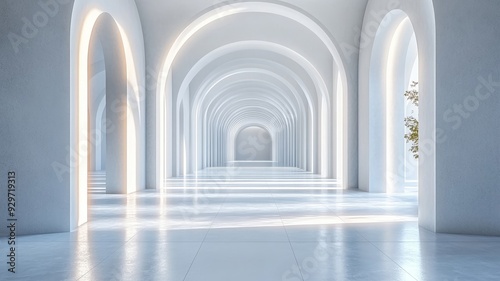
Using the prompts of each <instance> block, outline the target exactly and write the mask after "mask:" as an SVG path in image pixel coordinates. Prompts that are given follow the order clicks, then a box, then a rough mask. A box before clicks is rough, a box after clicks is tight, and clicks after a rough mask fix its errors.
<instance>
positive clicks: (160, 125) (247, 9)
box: [156, 2, 349, 188]
mask: <svg viewBox="0 0 500 281" xmlns="http://www.w3.org/2000/svg"><path fill="white" fill-rule="evenodd" d="M252 12H253V13H271V14H275V15H279V16H283V17H286V18H289V19H291V20H294V21H296V22H298V23H300V24H302V25H304V26H305V27H306V28H308V29H309V30H311V31H312V32H313V33H314V34H316V35H317V36H318V38H319V39H321V40H322V42H323V43H324V44H325V46H326V47H327V48H328V50H329V51H330V54H331V55H332V57H333V59H334V61H335V62H336V63H337V65H338V68H339V71H340V78H341V81H339V82H341V84H342V88H341V89H343V93H342V94H343V95H338V96H337V103H336V104H337V112H341V113H342V115H341V116H338V118H337V122H338V128H340V130H339V135H340V136H339V137H338V145H339V146H340V147H342V148H343V149H342V150H343V152H342V153H341V154H340V157H338V158H340V161H339V162H340V163H342V164H341V165H339V166H341V167H342V169H343V170H342V171H341V172H340V173H339V175H338V177H340V178H341V182H343V183H344V187H346V186H347V167H348V159H347V153H348V148H347V143H348V142H347V139H346V138H347V124H348V123H347V119H348V118H347V116H348V110H347V93H348V92H349V89H348V85H349V84H348V81H347V75H346V71H345V68H344V63H343V62H344V60H343V57H342V56H341V54H340V53H339V52H338V48H337V47H336V44H335V43H334V42H333V41H332V39H331V38H330V37H329V35H328V34H327V33H326V32H325V31H324V30H323V29H322V28H321V26H319V25H318V24H317V23H316V22H315V21H314V20H312V19H311V18H309V17H307V16H306V15H304V14H302V13H300V12H299V11H297V10H294V9H292V8H289V7H286V6H283V5H279V4H273V3H264V2H242V3H234V4H231V5H227V6H223V7H218V8H217V9H213V10H211V11H209V12H207V13H205V14H204V15H202V16H201V17H199V18H197V19H196V20H195V21H193V22H192V23H191V24H190V25H189V26H188V27H187V28H186V29H184V30H183V32H182V33H181V35H180V36H179V37H178V38H177V39H176V40H175V42H174V44H173V46H172V48H171V49H170V50H169V52H168V53H167V55H166V59H165V62H164V64H163V67H162V71H161V72H160V76H159V79H158V88H157V92H156V101H157V102H156V105H157V106H156V133H157V134H156V136H157V137H156V149H157V155H159V157H157V161H156V167H157V170H156V175H157V188H158V187H160V186H161V183H162V181H163V179H164V178H165V175H166V170H165V162H166V159H165V147H164V144H165V125H166V124H165V123H168V122H166V112H165V107H166V103H167V99H166V95H168V94H170V93H168V92H167V85H169V84H170V83H171V73H170V72H171V68H172V64H173V61H174V59H175V57H176V56H177V54H178V53H179V51H180V50H181V49H182V47H183V46H184V44H185V43H186V42H187V41H188V40H189V39H190V38H191V37H192V36H193V35H194V34H195V33H197V32H198V31H200V30H201V29H202V28H203V27H205V26H207V25H209V24H210V23H212V22H214V21H216V20H218V19H221V18H224V17H227V16H229V15H234V14H239V13H252ZM339 84H340V83H339Z"/></svg>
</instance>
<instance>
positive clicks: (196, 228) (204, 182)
mask: <svg viewBox="0 0 500 281" xmlns="http://www.w3.org/2000/svg"><path fill="white" fill-rule="evenodd" d="M228 176H229V177H230V178H231V179H227V177H228ZM168 185H169V188H167V189H164V190H161V191H142V192H138V193H135V194H131V195H128V196H125V195H105V194H98V195H92V196H91V209H90V220H91V221H90V222H89V223H87V224H86V225H84V226H82V227H80V228H79V229H78V230H77V231H75V232H73V233H61V234H50V235H36V236H25V237H19V238H18V273H16V275H15V277H16V278H12V275H10V274H7V272H6V270H3V271H1V272H0V280H6V277H7V278H10V279H7V280H103V281H108V280H134V281H136V280H172V281H174V280H175V281H177V280H186V281H298V280H316V281H320V280H328V281H332V280H500V237H479V236H462V235H447V234H434V233H431V232H429V231H426V230H423V229H420V228H419V227H418V225H417V203H416V194H415V193H414V192H409V193H405V194H397V195H384V194H368V193H363V192H356V191H342V190H339V189H337V188H336V184H335V182H332V181H327V180H321V179H318V178H315V177H313V176H311V175H309V174H306V173H300V172H298V171H295V170H290V169H270V168H266V169H248V168H247V169H234V170H231V171H230V172H229V173H228V172H227V171H224V170H221V169H213V170H210V171H205V172H203V173H201V174H200V175H199V178H198V180H196V179H194V178H188V179H186V180H172V181H169V183H168ZM308 186H313V187H314V189H311V188H308ZM1 244H2V245H5V241H4V240H2V241H1ZM5 261H6V257H5V256H4V255H2V257H0V263H1V264H5Z"/></svg>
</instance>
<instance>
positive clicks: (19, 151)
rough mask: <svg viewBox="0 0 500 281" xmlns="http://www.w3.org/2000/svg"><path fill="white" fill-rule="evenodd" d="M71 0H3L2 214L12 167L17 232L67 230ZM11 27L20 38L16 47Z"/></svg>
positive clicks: (3, 218) (0, 31) (0, 68)
mask: <svg viewBox="0 0 500 281" xmlns="http://www.w3.org/2000/svg"><path fill="white" fill-rule="evenodd" d="M42 2H46V1H42ZM64 2H70V3H64ZM71 2H72V1H58V2H56V3H58V4H57V7H58V9H55V8H51V9H52V11H53V12H51V14H50V15H48V14H47V12H45V10H44V9H42V7H41V6H39V4H38V1H1V2H0V11H1V12H0V34H2V37H1V40H0V54H1V55H0V85H2V86H1V87H0V131H1V133H0V135H1V137H0V181H1V182H2V183H1V184H0V186H1V187H2V188H1V192H2V194H1V195H0V209H1V210H2V211H1V212H0V220H1V221H2V222H5V221H6V219H7V218H6V215H7V212H6V210H7V188H6V183H7V172H8V171H10V170H13V171H15V172H16V174H17V189H16V198H17V201H16V217H17V219H18V220H17V234H18V235H23V234H32V233H48V232H62V231H69V230H70V200H69V198H70V190H69V173H68V172H69V170H68V164H67V163H68V161H69V157H70V151H69V141H70V123H69V114H70V111H69V101H70V97H69V29H68V27H69V25H70V20H71V9H72V3H71ZM63 3H64V4H63ZM54 7H55V6H54ZM34 17H36V18H37V22H38V26H34V25H33V26H32V24H33V18H34ZM44 18H45V19H46V22H45V23H44V21H43V19H44ZM25 20H26V21H29V22H30V24H29V25H26V24H25ZM43 23H44V24H43ZM23 30H24V32H23ZM11 32H12V33H11ZM8 34H16V35H17V36H20V37H22V38H23V39H20V40H22V41H23V43H21V44H20V45H18V46H17V48H16V47H13V45H12V44H11V42H10V40H9V39H8V37H7V36H8ZM11 36H13V35H11ZM18 39H19V38H18ZM53 165H56V166H55V167H56V168H58V169H59V170H58V171H59V173H57V172H55V171H54V169H53ZM6 230H7V228H5V227H1V228H0V234H1V235H6Z"/></svg>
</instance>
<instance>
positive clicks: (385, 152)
mask: <svg viewBox="0 0 500 281" xmlns="http://www.w3.org/2000/svg"><path fill="white" fill-rule="evenodd" d="M369 77H370V78H369V95H370V96H369V98H370V119H369V123H370V124H369V128H370V191H375V192H388V193H394V192H404V191H405V188H406V187H411V188H416V186H417V179H418V160H417V159H415V158H414V155H413V154H412V153H410V152H409V149H410V147H411V144H412V143H411V142H407V141H406V140H405V134H408V133H409V129H408V128H406V127H405V118H408V117H410V116H413V117H414V118H418V107H416V106H414V105H412V103H411V102H410V101H409V100H408V99H407V98H405V92H406V91H409V90H412V88H411V86H412V85H413V84H414V82H418V80H419V79H418V46H417V40H416V36H415V30H414V28H413V25H412V23H411V21H410V18H409V17H408V15H407V14H406V13H404V12H403V11H402V10H393V11H391V12H389V13H388V14H387V15H386V16H385V18H384V20H382V24H381V25H380V27H379V29H378V31H377V33H376V35H375V40H374V46H373V51H372V54H371V61H370V74H369Z"/></svg>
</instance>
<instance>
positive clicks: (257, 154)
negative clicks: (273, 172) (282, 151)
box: [234, 126, 273, 161]
mask: <svg viewBox="0 0 500 281" xmlns="http://www.w3.org/2000/svg"><path fill="white" fill-rule="evenodd" d="M234 147H235V153H234V154H235V160H236V161H272V160H273V142H272V139H271V135H270V134H269V132H268V131H267V130H265V129H263V128H261V127H255V126H252V127H248V128H245V129H243V130H241V131H240V132H239V133H238V135H237V136H236V140H235V144H234Z"/></svg>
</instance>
